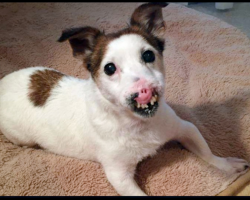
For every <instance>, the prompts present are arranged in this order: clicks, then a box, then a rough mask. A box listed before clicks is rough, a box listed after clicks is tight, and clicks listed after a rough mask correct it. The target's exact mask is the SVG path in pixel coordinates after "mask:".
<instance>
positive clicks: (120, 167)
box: [103, 161, 147, 196]
mask: <svg viewBox="0 0 250 200" xmlns="http://www.w3.org/2000/svg"><path fill="white" fill-rule="evenodd" d="M103 167H104V170H105V173H106V176H107V178H108V180H109V182H110V183H111V185H112V186H113V187H114V188H115V190H116V191H117V192H118V193H119V194H120V195H121V196H147V195H146V194H145V193H144V192H143V191H142V190H141V189H140V187H139V186H138V185H137V183H136V182H135V180H134V172H135V168H136V165H134V166H128V165H126V164H122V163H116V161H113V162H110V163H109V164H103Z"/></svg>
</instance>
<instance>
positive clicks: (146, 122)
mask: <svg viewBox="0 0 250 200" xmlns="http://www.w3.org/2000/svg"><path fill="white" fill-rule="evenodd" d="M121 46H122V48H120V47H121ZM141 49H151V50H152V51H154V52H155V54H157V51H156V50H155V49H154V48H153V47H152V46H150V45H149V44H148V43H147V42H146V41H144V40H143V39H142V37H140V36H137V35H133V34H131V35H124V36H121V37H120V38H118V39H116V40H114V41H112V42H111V43H110V44H109V46H108V48H107V53H106V54H105V56H104V58H103V61H102V63H101V68H100V70H99V72H98V73H99V76H98V80H97V83H98V84H96V82H94V80H93V79H92V78H89V79H88V80H81V79H77V78H74V77H70V76H64V77H63V78H62V79H61V80H60V81H59V83H58V84H57V85H56V86H55V87H54V88H53V90H52V91H51V94H50V97H49V99H48V100H47V101H46V104H45V105H44V106H42V107H36V106H34V105H33V104H32V102H31V101H30V100H29V98H28V94H29V84H30V82H29V77H30V75H32V74H33V73H34V72H35V71H37V70H44V69H49V68H43V67H33V68H27V69H22V70H20V71H17V72H14V73H11V74H9V75H7V76H6V77H4V78H3V79H2V80H1V81H0V129H1V131H2V132H3V133H4V135H5V136H6V137H7V138H8V139H9V140H11V141H12V142H13V143H15V144H17V145H23V146H33V145H35V144H38V145H40V146H41V147H43V148H44V149H46V150H48V151H50V152H53V153H56V154H60V155H64V156H70V157H75V158H79V159H88V160H92V161H97V162H100V163H101V164H102V165H103V167H104V170H105V172H106V175H107V178H108V180H109V181H110V183H111V184H112V185H113V186H114V188H115V189H116V191H117V192H118V193H119V194H121V195H145V193H144V192H143V191H142V190H141V189H140V188H139V187H138V185H137V184H136V182H135V181H134V179H133V176H134V171H135V168H136V165H137V163H138V162H140V161H141V160H142V159H143V158H145V157H147V156H149V155H151V156H152V155H154V154H155V153H156V150H157V149H158V148H160V147H161V146H162V145H163V144H165V143H166V142H167V141H169V140H173V139H177V140H179V141H180V142H182V143H183V145H184V146H186V147H187V148H188V149H189V150H191V151H192V152H194V153H195V154H197V155H198V156H200V157H201V158H202V159H204V160H205V161H207V162H209V163H210V164H213V165H215V166H217V167H219V168H220V169H223V170H226V171H228V172H230V173H234V172H235V171H236V170H239V171H243V170H244V169H243V168H244V165H247V163H246V161H244V160H240V159H225V158H219V157H217V156H214V155H213V154H212V153H211V151H210V149H209V147H208V146H207V144H206V142H205V140H204V139H203V137H202V136H201V134H200V133H199V131H198V129H197V128H196V127H195V126H194V125H192V124H191V123H189V122H186V121H183V120H181V119H180V118H179V117H178V116H177V115H176V114H175V112H174V111H173V110H172V109H171V108H170V107H169V106H168V105H167V104H166V103H165V102H164V93H162V94H163V95H162V97H161V99H160V100H159V104H160V106H159V108H158V111H157V112H156V115H155V116H153V117H151V118H146V119H144V118H143V117H140V116H138V115H136V114H133V112H132V111H131V110H130V109H129V108H128V107H127V106H126V104H125V98H126V96H127V95H128V94H129V93H131V91H132V90H133V84H134V82H135V78H138V77H139V78H142V77H143V78H145V79H147V80H149V82H151V83H152V85H154V86H155V87H159V89H161V91H162V92H163V91H164V75H163V74H164V73H163V71H162V70H160V69H161V67H162V58H161V56H160V55H158V54H157V55H156V61H155V63H154V64H147V65H145V64H142V63H141V62H140V52H141ZM108 62H114V63H115V64H116V65H117V67H119V68H120V72H119V73H117V74H115V75H114V76H111V77H109V76H107V75H106V74H105V73H103V68H104V66H105V64H107V63H108ZM50 70H52V69H50Z"/></svg>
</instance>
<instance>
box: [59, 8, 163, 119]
mask: <svg viewBox="0 0 250 200" xmlns="http://www.w3.org/2000/svg"><path fill="white" fill-rule="evenodd" d="M165 6H167V4H164V3H158V4H155V3H148V4H143V5H141V6H139V7H138V8H137V9H136V10H135V11H134V13H133V14H132V17H131V20H130V25H129V27H128V28H126V29H123V30H120V31H119V32H116V33H112V34H107V35H106V34H104V33H103V32H101V31H99V30H98V29H96V28H93V27H89V26H87V27H80V28H73V29H67V30H64V31H63V33H62V36H61V37H60V39H59V40H58V41H59V42H63V41H66V40H69V42H70V45H71V47H72V49H73V55H74V56H75V57H78V58H80V59H82V60H83V63H84V64H85V66H86V68H87V69H88V70H89V72H90V73H91V76H92V78H93V80H94V81H95V83H96V85H97V87H98V89H99V90H100V92H101V94H102V95H103V96H104V97H105V98H106V99H107V100H108V101H110V102H111V103H112V104H113V105H114V106H117V108H120V109H125V110H128V111H129V112H131V111H132V113H133V114H135V115H136V116H139V117H141V118H147V117H152V116H154V114H155V113H156V111H157V108H158V107H159V102H160V99H161V98H162V96H163V91H164V66H163V55H162V54H163V50H164V41H165V40H164V34H165V23H164V21H163V17H162V7H165Z"/></svg>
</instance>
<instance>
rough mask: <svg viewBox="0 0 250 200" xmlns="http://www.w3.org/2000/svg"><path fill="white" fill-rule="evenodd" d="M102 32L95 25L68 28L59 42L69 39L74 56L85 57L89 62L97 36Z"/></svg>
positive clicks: (86, 61)
mask: <svg viewBox="0 0 250 200" xmlns="http://www.w3.org/2000/svg"><path fill="white" fill-rule="evenodd" d="M101 34H102V33H101V32H100V31H99V30H98V29H96V28H93V27H90V26H85V27H79V28H71V29H66V30H64V31H63V32H62V35H61V37H60V38H59V39H58V42H64V41H66V40H69V43H70V45H71V48H72V50H73V56H74V57H76V58H79V59H83V60H84V62H85V63H86V64H88V61H89V59H90V58H89V57H90V55H91V54H92V52H93V49H94V47H95V44H96V40H97V38H98V37H99V36H100V35H101Z"/></svg>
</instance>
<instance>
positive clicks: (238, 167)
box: [215, 157, 249, 174]
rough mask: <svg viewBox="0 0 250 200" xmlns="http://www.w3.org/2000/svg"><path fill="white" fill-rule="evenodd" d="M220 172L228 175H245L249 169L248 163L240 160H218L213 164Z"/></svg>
mask: <svg viewBox="0 0 250 200" xmlns="http://www.w3.org/2000/svg"><path fill="white" fill-rule="evenodd" d="M215 166H216V167H218V168H219V169H221V170H224V171H226V172H227V173H229V174H235V173H245V172H246V171H247V170H248V169H249V163H248V162H247V161H246V160H243V159H240V158H233V157H228V158H219V159H218V160H217V162H216V164H215Z"/></svg>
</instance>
